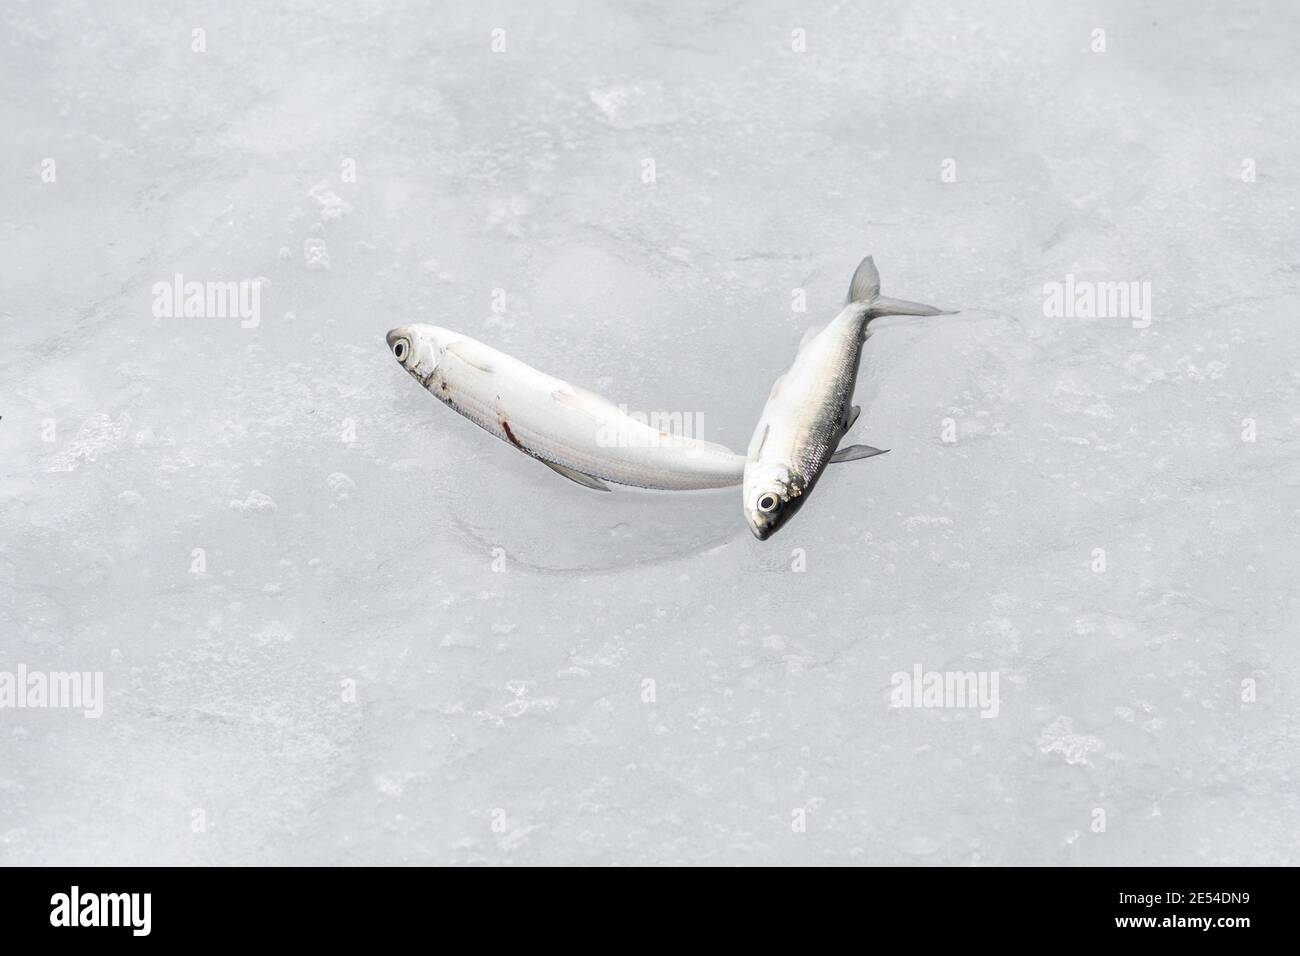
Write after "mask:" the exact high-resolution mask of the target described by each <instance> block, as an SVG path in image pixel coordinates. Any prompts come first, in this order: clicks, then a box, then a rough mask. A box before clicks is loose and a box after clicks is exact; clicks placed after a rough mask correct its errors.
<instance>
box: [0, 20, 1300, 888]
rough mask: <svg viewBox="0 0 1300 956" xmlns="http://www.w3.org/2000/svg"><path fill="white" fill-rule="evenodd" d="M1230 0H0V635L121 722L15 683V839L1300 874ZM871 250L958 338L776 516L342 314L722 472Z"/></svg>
mask: <svg viewBox="0 0 1300 956" xmlns="http://www.w3.org/2000/svg"><path fill="white" fill-rule="evenodd" d="M1220 13H1221V14H1222V16H1219V15H1216V14H1215V12H1214V7H1213V6H1200V5H1198V6H1195V7H1193V8H1188V7H1187V6H1186V5H1185V4H1181V3H1176V2H1172V0H1166V2H1161V3H1154V4H1141V5H1132V4H1128V3H1122V2H1118V0H1103V2H1101V3H1098V4H1092V5H1084V6H1080V5H1077V4H1064V3H1061V4H1042V3H1034V2H1029V0H1023V2H1008V0H997V2H992V3H981V4H979V5H978V7H975V6H971V5H969V4H959V3H956V2H947V3H943V2H940V3H916V2H912V0H896V2H885V3H880V4H871V5H869V9H868V6H867V5H860V4H851V3H834V2H826V3H806V2H798V3H795V2H792V0H784V2H759V3H753V4H744V5H734V4H730V3H720V2H709V3H704V4H700V3H653V4H649V3H646V4H629V3H624V2H613V0H608V2H605V3H601V4H588V3H578V2H571V3H540V4H525V3H522V2H519V3H483V4H479V3H473V4H470V3H464V4H435V5H430V4H426V3H419V2H410V3H402V2H390V0H368V2H360V3H357V2H350V3H320V2H317V0H293V2H285V3H278V4H265V3H257V2H252V0H239V2H234V0H227V2H224V3H220V4H195V5H193V6H188V7H187V5H186V4H177V3H164V2H161V0H156V2H147V3H133V4H117V3H114V4H105V3H97V2H91V0H51V2H22V0H4V2H3V3H0V130H3V136H2V139H3V145H2V147H0V335H2V336H3V339H2V341H0V406H2V407H0V671H14V670H15V669H16V668H17V667H18V666H19V665H24V666H25V667H27V668H28V669H32V670H40V671H44V672H63V671H78V672H102V674H103V682H104V694H105V700H104V713H103V716H102V717H100V718H99V719H91V718H86V717H84V716H83V715H82V713H81V712H78V711H75V710H70V709H56V708H45V709H0V863H6V864H144V863H163V864H191V863H198V864H204V863H209V864H256V863H330V864H333V863H429V864H511V863H513V864H538V863H585V864H614V863H618V864H659V863H762V862H773V863H791V864H793V863H800V864H808V863H864V864H1029V863H1034V864H1044V863H1045V864H1136V863H1156V864H1195V863H1234V864H1235V863H1296V862H1297V861H1298V860H1300V853H1298V852H1297V841H1298V840H1300V797H1298V796H1297V792H1298V790H1297V788H1298V784H1300V779H1298V778H1297V754H1298V753H1300V725H1298V724H1297V716H1298V714H1297V707H1296V696H1297V695H1296V688H1297V681H1298V680H1300V672H1298V667H1297V658H1298V655H1297V634H1298V633H1300V604H1298V603H1297V580H1298V579H1300V549H1298V548H1297V530H1298V528H1297V525H1298V523H1300V401H1298V399H1300V379H1298V377H1297V367H1298V361H1297V359H1298V357H1300V348H1297V344H1296V342H1297V335H1298V330H1300V326H1298V325H1297V319H1296V315H1297V304H1298V303H1300V266H1297V262H1298V261H1300V223H1298V222H1297V218H1298V217H1297V195H1298V191H1297V188H1296V183H1297V167H1296V160H1297V155H1300V130H1297V126H1296V123H1295V117H1296V115H1297V108H1298V107H1300V102H1298V99H1300V86H1297V84H1296V82H1295V78H1296V72H1297V66H1298V64H1300V8H1297V7H1296V6H1295V5H1294V4H1287V3H1282V2H1265V3H1264V4H1262V5H1253V6H1249V7H1233V8H1230V9H1229V8H1228V7H1221V8H1220ZM198 30H201V31H203V32H202V33H201V34H199V33H196V32H195V31H198ZM1097 30H1104V47H1105V49H1104V50H1098V49H1096V47H1097V46H1098V43H1097V34H1096V33H1095V31H1097ZM497 31H500V32H497ZM796 31H803V33H802V34H800V33H797V32H796ZM801 38H802V44H801V42H800V41H801ZM800 46H802V47H803V49H802V51H800V50H799V49H796V48H797V47H800ZM196 47H198V48H201V49H196ZM651 163H652V164H653V165H652V166H651ZM353 172H355V176H353V175H352V173H353ZM867 253H871V254H874V256H875V258H876V263H877V265H878V267H879V269H880V273H881V277H882V282H883V290H884V293H885V294H886V295H892V296H898V297H903V298H908V299H914V300H919V301H922V302H928V303H932V304H935V305H937V306H940V307H944V308H957V309H961V310H962V311H961V314H960V315H958V316H944V317H939V318H902V317H900V318H890V319H883V320H881V323H880V329H881V331H880V332H879V334H877V335H875V336H874V337H873V338H872V339H871V341H870V343H869V346H868V355H867V357H866V359H865V361H864V363H863V368H862V374H861V377H860V381H859V386H858V401H859V402H860V403H861V404H863V405H864V406H865V408H866V410H865V412H864V413H863V415H862V418H861V420H860V421H859V422H858V424H857V425H856V426H855V428H854V429H853V431H852V432H851V433H850V436H849V439H848V440H849V441H852V442H860V443H865V444H871V445H876V446H880V447H887V448H891V449H892V451H891V453H890V454H889V455H886V456H883V457H880V458H874V459H871V460H868V461H861V462H854V463H851V464H843V465H835V466H832V467H831V469H830V470H829V471H828V472H827V474H826V476H825V478H824V479H823V481H822V483H821V484H820V485H819V486H818V488H817V490H816V492H815V494H814V495H813V496H812V498H811V499H810V500H809V502H808V504H807V506H806V507H805V508H804V509H803V510H802V512H801V513H800V514H799V515H798V516H797V517H796V518H795V519H794V521H792V522H791V523H790V525H789V526H788V527H786V528H785V529H784V530H782V531H781V532H780V533H779V534H778V535H776V536H775V537H773V538H772V539H770V540H769V541H768V542H766V543H760V542H758V541H756V540H754V539H753V538H752V537H751V535H750V533H749V531H748V530H747V529H746V527H745V523H744V519H743V515H742V513H741V504H740V500H739V492H738V490H729V491H723V492H713V493H699V494H678V495H674V494H665V493H644V492H637V491H633V490H627V489H618V490H616V491H615V493H613V494H609V495H602V494H597V493H594V492H591V491H588V490H585V489H583V488H580V487H578V486H577V485H574V484H572V483H570V482H567V481H565V480H563V479H562V478H560V477H558V476H556V475H554V474H553V473H551V472H550V471H548V470H547V469H545V468H543V467H541V466H540V465H538V464H537V463H536V462H532V461H529V460H528V459H526V458H525V457H524V456H522V455H520V454H518V453H517V452H515V451H514V450H512V449H511V448H509V447H508V446H507V445H505V444H504V443H501V442H498V441H496V440H494V439H493V438H491V437H490V436H488V435H487V434H485V433H484V432H482V431H480V430H479V429H477V428H475V427H474V426H473V425H472V424H470V423H469V422H467V421H465V420H463V419H461V418H459V417H457V416H456V415H455V414H453V413H452V412H451V411H449V410H448V409H447V408H445V407H443V406H442V405H441V404H439V403H438V402H437V401H435V400H434V399H433V398H432V397H431V396H429V395H428V394H426V393H424V392H423V391H422V390H421V389H420V388H419V387H418V385H417V384H416V383H414V382H413V381H412V380H411V379H410V377H409V376H407V375H406V374H404V373H403V372H402V371H401V370H400V369H399V368H398V367H397V365H396V363H395V362H394V360H393V358H392V356H391V355H390V354H389V352H388V350H387V348H386V346H385V343H384V333H385V332H386V331H387V330H388V329H389V328H391V327H393V326H395V325H399V324H403V323H408V322H430V323H435V324H440V325H445V326H448V327H451V328H454V329H457V330H459V331H463V332H465V333H467V334H470V335H473V336H475V337H477V338H479V339H482V340H483V341H485V342H488V343H489V344H491V345H493V346H495V347H497V348H500V349H502V350H503V351H505V352H508V353H510V354H512V355H515V356H517V357H519V358H521V359H523V360H524V361H527V362H529V363H531V364H532V365H534V366H536V367H538V368H541V369H543V370H545V371H547V372H549V373H552V374H555V375H558V376H561V377H563V378H566V379H568V380H570V381H572V382H574V383H575V384H578V385H582V386H586V387H589V388H591V389H593V390H595V391H598V392H600V393H601V394H604V395H606V396H607V397H609V398H611V399H612V400H614V401H616V402H623V403H626V404H627V405H628V406H629V408H630V409H633V410H638V409H640V410H646V411H651V410H665V411H678V412H684V413H689V414H698V415H701V416H702V419H703V423H704V426H705V427H704V435H703V437H705V438H709V439H712V440H717V441H722V442H725V443H727V444H728V445H730V446H732V447H734V448H738V449H741V450H743V449H744V448H745V446H746V445H747V443H748V440H749V435H750V431H751V429H752V427H753V423H754V421H755V420H756V419H757V416H758V413H759V410H760V408H761V407H762V404H763V401H764V399H765V398H766V396H767V393H768V390H769V388H770V387H771V384H772V382H773V381H774V379H775V378H776V376H777V375H778V374H779V373H780V372H782V371H783V370H784V369H785V368H786V367H787V366H788V364H789V362H790V360H791V358H792V357H793V354H794V351H795V348H796V345H797V343H798V341H799V339H800V337H801V336H802V334H803V332H804V331H805V330H806V329H807V328H808V327H810V326H813V325H817V324H820V323H824V322H825V321H827V320H828V319H829V318H831V316H832V315H833V314H834V313H835V312H836V310H837V309H838V307H839V304H840V303H841V302H842V300H843V297H844V293H845V290H846V288H847V285H848V281H849V277H850V275H851V273H852V271H853V268H854V266H855V265H856V264H857V262H858V260H859V259H860V258H861V257H862V256H863V255H865V254H867ZM177 274H180V275H182V276H183V277H184V279H185V280H186V281H199V282H226V281H234V282H238V281H247V282H251V281H253V280H259V281H260V282H261V287H260V288H261V292H260V295H261V299H260V315H259V320H258V322H257V324H256V326H255V327H243V325H245V324H247V323H241V322H240V320H239V318H238V317H233V318H232V317H222V316H207V317H190V318H185V317H167V316H158V315H155V309H154V305H155V298H156V293H155V291H154V288H155V285H156V284H160V283H161V284H166V283H170V282H172V281H173V278H174V276H176V275H177ZM1067 275H1074V276H1075V277H1076V279H1077V280H1080V281H1089V282H1138V283H1142V282H1147V283H1150V289H1151V295H1152V299H1151V301H1152V320H1151V322H1150V324H1149V325H1148V326H1147V327H1145V328H1141V327H1138V328H1135V327H1134V324H1135V323H1134V321H1133V320H1131V319H1130V318H1128V317H1102V318H1081V317H1073V318H1071V317H1050V316H1048V315H1046V314H1045V310H1044V300H1045V295H1044V286H1045V284H1047V283H1051V282H1064V281H1065V277H1066V276H1067ZM495 290H501V291H500V293H497V292H496V291H495ZM795 290H805V295H806V302H807V309H806V311H805V312H798V311H795V310H794V308H793V307H792V306H793V305H795V304H797V297H798V295H797V293H796V291H795ZM1138 324H1139V325H1140V324H1141V323H1138ZM945 439H951V440H945ZM1251 439H1253V440H1251ZM1099 557H1100V560H1099ZM1103 564H1104V570H1100V568H1101V567H1102V566H1103ZM800 569H801V570H800ZM916 665H920V666H921V667H922V668H923V669H924V670H925V671H935V672H947V671H956V672H968V671H969V672H980V673H984V674H986V675H989V674H996V675H998V678H999V687H1000V706H999V709H998V712H997V716H996V717H993V718H987V719H986V718H982V717H981V716H980V714H979V712H978V711H977V710H975V709H972V708H971V707H969V706H967V707H958V706H951V707H941V708H925V707H921V708H910V707H899V706H891V704H893V703H896V702H897V701H895V700H892V699H891V693H892V692H893V689H894V688H893V684H892V683H891V681H892V678H893V675H895V674H896V673H900V672H911V671H912V669H913V668H914V667H915V666H916Z"/></svg>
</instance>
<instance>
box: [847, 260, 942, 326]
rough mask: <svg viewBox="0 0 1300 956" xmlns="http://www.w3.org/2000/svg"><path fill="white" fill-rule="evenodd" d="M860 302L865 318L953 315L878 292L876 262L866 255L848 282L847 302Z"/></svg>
mask: <svg viewBox="0 0 1300 956" xmlns="http://www.w3.org/2000/svg"><path fill="white" fill-rule="evenodd" d="M854 303H861V304H863V305H865V306H866V307H867V318H868V319H875V318H878V317H880V316H882V315H955V314H956V313H955V312H949V311H946V310H944V309H936V308H935V307H934V306H932V305H923V304H922V303H920V302H908V301H907V300H906V299H891V298H889V297H888V296H883V295H881V294H880V273H879V272H878V271H876V263H875V262H874V261H873V260H872V258H871V256H867V257H866V258H865V259H863V260H862V261H861V262H860V263H858V268H857V270H856V271H855V272H854V273H853V281H851V282H850V283H849V295H848V300H847V304H848V305H853V304H854Z"/></svg>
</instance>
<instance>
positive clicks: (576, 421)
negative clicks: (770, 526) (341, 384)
mask: <svg viewBox="0 0 1300 956" xmlns="http://www.w3.org/2000/svg"><path fill="white" fill-rule="evenodd" d="M386 339H387V342H388V347H389V349H390V350H391V351H392V353H393V358H395V359H396V360H397V362H398V364H400V365H401V366H402V368H404V369H405V370H406V371H407V372H408V373H409V374H410V375H411V377H412V378H414V379H415V380H416V381H417V382H419V383H420V385H422V386H423V387H424V388H425V389H426V390H427V391H428V392H429V393H430V394H431V395H433V396H434V397H435V398H437V399H438V400H439V401H440V402H442V403H443V404H444V405H446V406H447V407H448V408H450V409H452V410H453V411H455V412H457V413H459V414H461V415H463V416H464V417H465V418H468V419H469V420H470V421H472V422H473V423H474V424H475V425H477V426H479V427H480V428H482V429H483V430H484V431H486V432H488V433H489V434H490V435H494V436H495V437H497V438H499V439H501V441H503V442H505V443H507V444H508V445H510V446H511V447H513V448H515V449H516V450H518V451H520V452H522V453H523V454H525V455H527V456H528V457H530V458H535V459H537V460H538V461H540V462H541V463H542V464H544V465H546V466H547V467H548V468H550V469H551V470H552V471H554V472H555V473H556V474H559V475H562V476H564V477H565V478H568V479H569V480H570V481H574V482H577V483H578V484H580V485H582V486H584V487H586V488H591V489H593V490H596V491H609V490H610V488H609V486H608V485H607V484H606V482H614V483H615V484H621V485H630V486H633V487H637V488H649V489H655V490H661V491H694V490H703V489H710V488H731V487H736V486H738V485H740V483H741V481H742V480H743V478H744V475H745V456H744V455H741V454H739V453H737V452H735V451H733V450H731V449H730V448H728V447H726V446H725V445H721V444H718V443H716V442H709V441H704V440H702V439H699V438H694V437H690V436H686V435H677V434H671V433H669V432H664V431H661V430H659V429H657V428H653V427H651V426H650V425H648V424H646V423H645V422H642V421H639V420H637V419H636V418H633V417H631V416H630V415H628V414H627V413H626V412H625V411H624V410H623V409H621V408H619V407H618V406H616V405H614V404H613V403H612V402H610V401H609V400H607V399H605V398H602V397H601V396H600V395H597V394H595V393H594V392H589V391H587V390H586V389H584V388H579V387H576V386H574V385H570V384H569V383H568V382H566V381H564V380H563V379H559V378H555V377H554V376H551V375H547V374H546V373H545V372H540V371H538V370H537V369H535V368H533V367H532V366H530V365H527V364H525V363H524V362H521V361H519V360H518V359H516V358H513V357H512V356H509V355H507V354H505V353H504V352H500V351H498V350H497V349H494V348H492V347H491V346H489V345H485V344H484V343H482V342H479V341H478V340H476V339H473V338H470V337H469V336H468V335H462V334H460V333H459V332H453V331H451V330H450V329H444V328H441V327H439V326H435V325H424V324H416V325H403V326H399V327H397V328H395V329H392V330H391V331H389V332H388V334H387V336H386Z"/></svg>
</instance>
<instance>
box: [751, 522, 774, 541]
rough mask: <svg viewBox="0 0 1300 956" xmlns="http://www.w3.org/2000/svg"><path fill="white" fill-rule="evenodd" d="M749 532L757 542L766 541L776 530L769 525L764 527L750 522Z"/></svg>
mask: <svg viewBox="0 0 1300 956" xmlns="http://www.w3.org/2000/svg"><path fill="white" fill-rule="evenodd" d="M749 530H750V531H752V532H753V533H754V537H755V538H757V539H758V540H759V541H766V540H767V539H768V538H770V537H772V532H773V531H775V530H776V528H774V527H772V526H771V525H764V524H759V523H758V522H756V521H751V522H749Z"/></svg>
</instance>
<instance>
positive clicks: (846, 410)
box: [741, 256, 955, 541]
mask: <svg viewBox="0 0 1300 956" xmlns="http://www.w3.org/2000/svg"><path fill="white" fill-rule="evenodd" d="M953 314H955V313H953V312H947V311H944V310H942V309H936V308H935V307H934V306H930V305H922V304H921V303H919V302H908V301H906V300H903V299H891V298H887V297H885V296H882V295H881V294H880V273H879V272H878V271H877V270H876V264H875V262H874V261H873V260H872V257H871V256H867V257H866V258H865V259H863V260H862V262H861V263H860V264H859V265H858V268H857V270H856V271H855V272H854V273H853V280H852V281H851V282H850V283H849V294H848V297H847V299H846V302H845V306H844V308H843V310H842V311H841V312H840V313H839V315H837V316H836V317H835V318H834V319H833V320H831V322H830V324H829V325H827V326H826V327H825V328H823V329H821V330H819V331H818V330H810V331H809V332H808V333H807V334H806V335H805V336H804V339H803V341H802V342H801V343H800V345H799V351H798V354H796V355H795V358H794V362H793V363H792V364H791V366H790V369H789V371H787V372H786V373H785V374H784V375H782V376H781V377H780V378H778V379H777V380H776V382H775V383H774V384H773V385H772V390H771V392H770V394H769V395H768V397H767V402H766V404H765V405H764V407H763V412H762V414H761V415H760V416H759V419H758V425H757V426H756V427H755V429H754V434H753V438H752V439H751V440H750V444H749V450H748V456H747V459H748V460H747V461H746V463H745V476H744V480H743V482H742V488H741V494H742V496H743V501H744V510H745V520H746V521H747V523H748V524H749V529H750V531H752V532H753V533H754V537H756V538H758V539H759V540H760V541H766V540H767V539H768V538H769V537H771V536H772V535H773V534H775V533H776V532H777V531H778V530H780V529H781V528H782V527H783V526H784V525H785V524H786V523H787V522H788V521H789V520H790V519H791V518H793V517H794V515H795V514H796V513H797V512H798V511H799V509H800V508H801V507H803V504H804V502H805V501H807V500H808V496H809V495H811V494H812V491H813V488H814V487H816V485H817V481H818V479H819V478H820V477H821V475H822V472H823V471H824V470H825V469H826V466H827V465H829V464H831V463H832V462H845V461H857V460H860V459H863V458H873V457H875V456H876V455H883V454H885V453H886V452H887V451H888V450H889V449H887V448H883V449H882V448H874V447H872V446H871V445H848V446H846V447H844V448H840V447H839V445H840V441H841V440H842V439H843V438H844V436H845V434H846V433H847V432H848V430H849V429H850V428H852V427H853V423H854V422H856V421H857V420H858V416H859V415H860V414H861V413H862V409H861V407H860V406H857V405H854V404H853V389H854V386H855V385H856V384H857V378H858V363H859V361H860V359H861V357H862V348H863V345H864V344H865V342H866V340H867V338H868V337H869V336H870V335H871V328H870V324H871V321H872V320H873V319H876V318H878V317H880V316H882V315H953Z"/></svg>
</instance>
